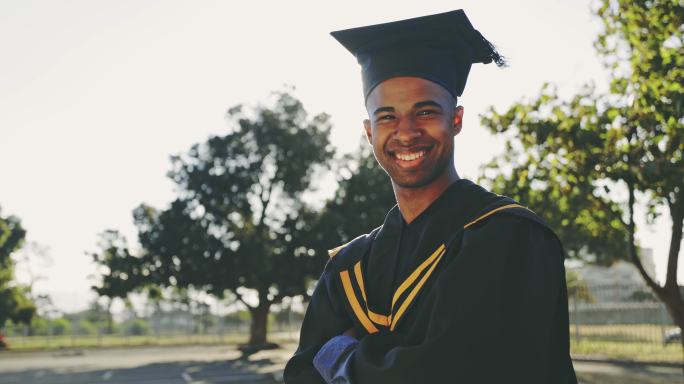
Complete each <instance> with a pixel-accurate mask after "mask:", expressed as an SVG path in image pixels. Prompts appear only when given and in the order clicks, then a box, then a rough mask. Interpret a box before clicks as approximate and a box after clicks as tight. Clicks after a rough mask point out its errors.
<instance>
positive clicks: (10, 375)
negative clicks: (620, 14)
mask: <svg viewBox="0 0 684 384" xmlns="http://www.w3.org/2000/svg"><path fill="white" fill-rule="evenodd" d="M293 347H294V346H293V345H287V346H285V348H284V349H280V350H273V351H262V352H259V353H257V354H254V355H252V356H250V358H249V359H247V360H241V359H240V353H239V352H238V351H236V350H235V347H234V346H206V345H202V346H179V347H168V346H167V347H128V348H120V349H114V348H112V349H93V350H75V351H74V350H70V351H69V350H68V351H50V352H3V353H0V384H27V383H31V384H85V383H106V384H123V383H126V384H162V383H168V384H219V383H245V384H273V383H278V382H279V381H280V380H281V379H282V374H281V372H282V369H283V366H284V364H285V361H286V360H287V358H288V357H289V356H290V354H291V353H292V348H293ZM575 369H576V371H577V374H578V377H579V380H580V383H581V384H683V383H684V380H683V379H682V370H681V368H674V367H653V366H639V365H620V364H608V363H596V362H575Z"/></svg>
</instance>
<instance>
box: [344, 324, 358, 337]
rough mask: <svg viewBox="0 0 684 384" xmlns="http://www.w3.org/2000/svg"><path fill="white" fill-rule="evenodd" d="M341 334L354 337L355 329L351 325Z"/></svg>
mask: <svg viewBox="0 0 684 384" xmlns="http://www.w3.org/2000/svg"><path fill="white" fill-rule="evenodd" d="M343 335H344V336H351V337H353V338H355V339H356V329H354V327H351V328H349V329H347V330H346V331H344V333H343Z"/></svg>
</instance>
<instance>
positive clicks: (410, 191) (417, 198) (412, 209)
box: [392, 167, 459, 223]
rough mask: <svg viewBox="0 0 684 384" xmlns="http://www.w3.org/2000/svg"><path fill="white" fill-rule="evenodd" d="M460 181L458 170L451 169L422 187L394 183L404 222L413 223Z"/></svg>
mask: <svg viewBox="0 0 684 384" xmlns="http://www.w3.org/2000/svg"><path fill="white" fill-rule="evenodd" d="M458 179H459V177H458V173H456V168H454V167H449V169H448V171H447V172H445V173H444V174H442V175H441V176H440V177H439V178H438V179H436V180H434V181H433V182H432V183H430V184H428V185H425V186H422V187H402V186H400V185H397V184H395V183H392V186H393V187H394V195H395V196H396V198H397V205H398V206H399V211H400V212H401V216H403V218H404V221H406V222H407V223H411V222H412V221H413V220H414V219H415V218H416V217H418V215H420V214H421V213H423V211H425V210H426V209H427V208H428V207H429V206H430V205H432V203H433V202H434V201H435V200H437V198H439V197H440V196H441V195H442V193H444V191H445V190H446V189H447V188H449V186H450V185H451V184H453V183H454V182H455V181H456V180H458Z"/></svg>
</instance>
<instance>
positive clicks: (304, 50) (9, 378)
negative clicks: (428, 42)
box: [0, 0, 684, 383]
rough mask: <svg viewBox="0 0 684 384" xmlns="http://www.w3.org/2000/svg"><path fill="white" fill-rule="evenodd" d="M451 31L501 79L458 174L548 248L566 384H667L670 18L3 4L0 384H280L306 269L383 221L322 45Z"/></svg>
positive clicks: (601, 6)
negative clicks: (391, 30)
mask: <svg viewBox="0 0 684 384" xmlns="http://www.w3.org/2000/svg"><path fill="white" fill-rule="evenodd" d="M459 8H463V9H464V10H465V11H466V13H467V15H468V17H469V18H470V20H471V22H472V23H473V25H474V26H475V27H476V28H477V29H479V30H480V31H481V32H482V33H483V35H484V36H485V37H487V38H488V39H489V40H490V41H492V42H493V43H494V44H495V45H496V46H497V48H498V49H499V51H500V52H501V53H503V54H504V55H505V56H506V58H507V59H508V62H509V66H508V67H506V68H503V69H499V68H497V67H495V66H493V65H475V66H474V67H473V68H472V70H471V73H470V76H469V82H468V85H467V86H466V89H465V91H464V94H463V97H461V98H460V99H459V104H461V105H463V106H464V108H465V118H464V130H463V132H462V133H461V134H460V135H459V136H457V137H456V139H455V140H456V142H455V151H456V154H455V163H456V168H457V170H458V171H459V174H460V175H461V177H465V178H468V179H471V180H474V181H477V182H479V183H481V184H482V185H484V186H486V187H488V188H490V189H492V190H494V191H496V192H497V193H501V194H506V195H508V196H511V197H513V198H515V199H517V200H519V201H520V202H522V203H523V204H525V205H527V206H529V207H530V208H531V209H532V210H534V211H535V212H537V213H539V214H540V216H542V217H543V218H545V219H546V220H547V221H548V222H549V223H550V224H551V226H552V227H553V228H554V229H555V230H556V231H557V232H558V234H559V236H560V237H561V239H562V240H563V242H564V245H565V247H566V252H567V261H566V269H567V280H568V292H569V310H570V323H571V324H570V332H571V337H572V353H573V357H574V358H575V359H576V364H579V365H578V367H579V368H578V371H579V372H580V379H581V380H583V382H585V383H592V382H608V381H606V380H609V379H608V377H613V378H615V377H619V375H621V374H624V372H626V371H624V370H625V369H626V368H624V364H623V365H619V364H618V365H619V366H616V365H615V364H613V365H605V366H602V365H601V364H605V363H606V362H609V363H610V362H613V363H614V362H615V361H619V362H621V364H622V363H625V364H628V366H629V367H634V366H635V365H634V364H637V365H636V366H638V367H641V368H639V369H640V371H638V372H637V371H630V372H628V373H629V374H627V376H625V377H632V378H637V379H635V380H640V381H635V382H642V383H643V382H654V383H655V382H680V381H681V372H682V370H681V363H682V355H683V353H682V344H683V343H684V341H683V340H684V339H682V336H681V331H680V329H681V327H682V326H684V300H683V299H682V294H683V293H684V291H683V290H682V287H681V286H680V284H682V283H684V269H682V268H679V267H678V256H679V255H680V253H681V252H680V247H681V242H682V220H683V218H684V189H683V187H684V162H683V160H682V153H683V151H684V129H683V125H684V119H683V118H682V108H683V107H684V98H683V97H682V93H683V91H682V71H683V70H682V68H683V67H684V66H683V65H682V64H683V62H684V57H683V55H682V33H683V30H684V28H683V27H682V17H683V11H682V9H683V8H684V5H683V4H682V3H681V1H677V0H671V1H666V0H653V1H637V2H633V1H622V0H572V1H570V0H546V1H542V0H524V1H518V2H507V1H488V2H482V1H480V2H477V1H459V2H454V1H430V2H420V3H415V4H403V3H402V4H398V3H396V2H390V1H376V2H372V3H368V2H361V1H348V2H344V3H324V2H313V1H311V2H305V1H302V2H275V1H273V2H269V1H253V2H229V1H203V2H190V1H151V0H149V1H148V0H146V1H132V0H130V1H129V0H124V1H116V2H115V1H100V2H92V1H86V0H75V1H66V0H64V1H31V0H28V1H11V0H0V329H1V332H2V333H1V334H0V335H1V336H0V345H1V346H2V348H3V349H4V352H2V353H0V359H2V358H3V357H4V358H5V361H6V362H7V363H6V364H5V365H3V364H2V362H0V372H2V371H6V372H7V375H5V376H3V375H2V374H1V373H0V382H3V380H6V382H49V381H45V380H49V376H50V375H46V373H45V372H46V371H45V369H48V368H46V367H52V368H50V369H54V367H55V366H53V365H50V364H53V363H47V362H46V361H48V360H49V357H50V356H54V355H53V354H51V353H54V351H62V352H63V351H77V352H78V353H77V355H78V356H79V357H78V358H79V359H81V360H74V361H78V362H79V363H78V364H86V365H87V364H89V363H92V362H94V361H96V360H97V359H98V358H96V357H94V356H95V355H88V354H83V352H82V351H84V350H89V351H90V350H93V351H100V352H93V353H104V352H101V351H105V350H107V349H108V348H109V349H111V348H116V347H120V346H125V347H127V348H125V349H124V350H126V351H128V350H130V349H129V348H128V347H133V346H136V348H137V347H139V346H145V347H146V348H150V347H155V348H157V347H160V348H161V347H163V346H171V345H172V346H174V347H173V348H171V349H169V348H166V349H163V350H164V351H166V352H163V353H162V352H160V354H162V355H163V354H164V353H167V352H168V351H170V350H173V349H177V350H178V351H180V352H178V355H177V356H176V357H177V358H178V359H181V360H183V359H190V358H200V357H203V356H204V357H206V359H209V360H211V359H212V358H216V359H224V360H225V359H228V358H229V356H233V355H231V353H233V352H234V351H233V349H234V348H233V349H226V350H223V349H220V350H211V349H210V348H219V347H224V346H236V345H242V346H243V347H244V348H243V349H242V353H243V356H245V355H250V354H251V353H253V352H256V351H258V350H261V349H264V348H266V347H278V348H279V349H278V350H280V351H281V353H280V355H269V356H268V358H266V357H265V358H263V359H261V360H259V359H257V360H254V361H262V360H264V361H269V362H270V363H269V364H270V365H269V364H266V363H264V365H263V366H259V367H257V368H258V369H262V370H263V367H264V366H268V367H272V369H271V368H269V369H271V370H270V371H268V372H267V373H263V372H262V373H259V374H258V375H262V374H264V375H266V376H264V377H268V378H269V379H264V380H270V378H271V377H273V378H274V380H278V372H279V369H280V368H279V367H282V363H283V362H284V360H286V358H287V356H289V354H291V353H292V348H293V346H294V345H295V344H296V340H297V338H298V329H299V326H300V323H301V320H302V317H303V313H304V311H305V309H306V305H307V301H308V295H310V294H311V292H312V288H313V285H314V284H315V281H316V279H317V278H318V276H319V274H320V272H321V270H322V267H323V265H324V264H325V262H326V260H327V257H328V256H327V250H328V249H330V248H334V247H335V246H337V245H339V244H342V243H344V242H346V241H348V240H350V239H352V238H354V237H356V236H358V235H360V234H362V233H366V232H368V231H369V230H370V229H372V228H374V227H376V226H378V225H380V224H381V223H382V220H383V218H384V215H385V213H386V212H387V210H388V209H389V208H391V207H392V206H393V205H394V196H393V195H392V190H391V186H390V183H389V179H388V178H387V176H386V174H385V173H384V172H383V171H382V170H381V169H379V168H378V167H377V165H376V164H375V160H374V159H373V157H372V154H371V153H370V148H369V147H368V145H367V144H366V143H365V141H364V139H363V138H362V120H363V119H364V118H365V117H366V112H365V109H364V106H363V97H362V93H361V83H360V76H359V74H360V71H359V68H358V65H357V64H356V61H355V59H354V58H353V57H352V56H351V55H350V54H349V53H348V52H347V51H346V50H345V49H344V48H342V47H341V46H339V44H338V43H337V42H336V41H335V40H334V39H333V38H332V37H330V36H329V32H330V31H333V30H337V29H344V28H350V27H355V26H360V25H367V24H374V23H379V22H385V21H392V20H398V19H403V18H409V17H415V16H418V15H427V14H431V13H437V12H444V11H449V10H453V9H459ZM197 345H202V346H204V348H200V349H198V350H197V351H194V350H192V352H187V350H184V349H183V348H192V347H193V346H197ZM180 346H183V347H182V348H181V347H180ZM182 351H186V352H187V353H185V352H182ZM202 351H204V352H202ZM212 351H213V352H212ZM20 352H21V353H23V355H22V354H20V355H17V353H20ZM31 353H35V354H36V355H31ZM41 353H42V354H41ZM184 353H185V354H184ZM203 353H204V355H203ZM213 353H215V356H214V355H213ZM260 353H261V352H260ZM148 355H149V354H148ZM17 356H22V357H21V359H20V358H19V357H17ZM41 356H42V357H41ZM212 356H213V357H212ZM236 356H237V355H236ZM91 357H92V358H91ZM41 359H42V360H41ZM46 359H47V360H46ZM89 359H90V360H89ZM168 359H171V360H173V359H174V357H168ZM100 360H102V361H107V360H110V361H111V359H110V358H109V357H102V358H100ZM100 360H97V361H100ZM61 361H66V360H61ZM183 361H184V360H183ZM212 361H213V360H212ZM248 361H249V360H248ZM584 362H593V363H595V364H596V365H593V367H599V366H601V367H604V368H605V369H604V368H601V369H598V368H597V369H593V368H592V369H593V370H592V369H584V368H582V367H583V365H582V364H584ZM98 364H100V363H98ZM122 364H123V363H122ZM131 364H133V363H131ZM629 364H631V365H629ZM68 365H69V364H68V363H67V366H68ZM124 365H125V364H124ZM57 366H58V365H57ZM98 367H99V368H98V369H101V371H97V375H95V376H92V377H91V376H88V375H91V374H92V372H91V371H88V372H90V373H83V372H80V371H79V372H80V373H78V374H83V375H86V376H78V374H77V373H76V372H75V371H73V370H72V371H69V370H67V371H66V373H64V374H63V375H66V376H59V375H58V376H59V377H61V379H63V378H64V377H71V378H72V379H73V380H75V379H74V378H75V377H77V376H78V377H80V378H81V379H82V382H92V381H97V380H104V381H107V380H110V379H111V378H112V375H113V373H110V374H109V376H108V377H107V375H108V373H107V372H114V371H112V370H110V367H107V366H106V364H105V363H102V365H101V366H100V365H98ZM174 367H175V368H177V371H178V372H176V371H174V372H175V373H174V375H176V373H178V374H177V375H176V376H178V377H176V376H174V377H175V379H177V380H181V379H182V380H183V381H180V382H192V381H193V380H194V379H192V377H198V376H197V374H196V373H192V372H191V371H188V369H187V367H185V366H174ZM245 367H246V368H245ZM273 367H275V368H273ZM652 367H659V368H657V369H656V368H653V369H654V370H651V368H652ZM209 368H211V367H209ZM209 368H207V366H204V367H203V368H202V369H209ZM224 368H225V367H224ZM243 368H244V369H247V371H250V370H252V368H254V366H250V365H249V364H246V365H245V366H244V367H238V366H235V367H233V366H231V368H230V369H233V370H238V371H240V370H241V369H243ZM257 368H254V369H257ZM212 369H213V368H212ZM222 369H223V368H222ZM226 369H227V368H226ZM258 369H257V370H258ZM630 369H631V368H630ZM658 369H661V371H658ZM668 369H670V370H669V371H668ZM209 370H210V369H209ZM595 371H596V372H598V373H596V372H595ZM623 371H624V372H623ZM41 372H42V373H41ZM221 372H223V371H221ZM240 372H242V371H240ZM245 372H246V371H245ZM250 372H256V371H255V370H252V371H250ZM673 372H674V373H673ZM183 374H187V377H190V378H191V379H187V377H185V376H183ZM254 374H255V375H257V374H256V373H254ZM149 375H152V376H150V377H153V376H154V374H153V373H149ZM193 375H194V376H193ZM222 375H223V373H222ZM245 375H247V373H245ZM258 375H257V376H254V377H256V379H254V377H252V379H254V380H261V377H262V376H258ZM270 375H272V376H270ZM639 375H642V376H639ZM115 376H116V375H115ZM214 376H216V377H218V376H221V375H218V374H216V375H214ZM214 376H211V377H214ZM105 377H106V380H105ZM206 377H209V376H206ZM236 377H238V378H237V379H236V380H235V381H234V382H251V381H249V380H252V379H249V380H248V379H246V378H244V377H247V376H244V377H243V378H242V379H240V377H242V376H236ZM53 378H54V376H53ZM95 378H96V379H95ZM81 379H79V380H81ZM186 379H187V380H186ZM41 380H42V381H41ZM120 380H122V382H139V381H136V380H138V379H136V378H135V375H133V376H130V377H129V378H128V379H126V380H124V379H120ZM168 380H171V379H167V381H168ZM207 380H209V379H207ZM212 380H213V379H212ZM616 380H619V381H616V382H623V383H624V382H629V381H625V380H631V379H625V378H624V377H623V378H622V379H616ZM648 380H653V381H648ZM205 381H206V380H205ZM70 382H75V381H70ZM209 382H218V381H210V380H209ZM254 382H257V381H254ZM265 382H266V381H265Z"/></svg>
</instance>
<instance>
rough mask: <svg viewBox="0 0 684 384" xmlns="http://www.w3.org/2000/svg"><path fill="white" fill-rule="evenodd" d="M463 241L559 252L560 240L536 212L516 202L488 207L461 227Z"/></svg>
mask: <svg viewBox="0 0 684 384" xmlns="http://www.w3.org/2000/svg"><path fill="white" fill-rule="evenodd" d="M464 230H465V231H464V242H465V243H469V244H471V245H472V244H477V245H481V246H486V247H498V248H502V249H506V248H507V247H512V248H515V247H531V248H539V247H542V248H554V249H559V250H560V248H561V246H560V240H559V239H558V237H557V236H556V234H555V233H554V231H553V230H552V229H551V227H550V226H549V225H548V224H547V223H546V222H545V221H544V220H543V219H542V218H541V217H539V216H538V215H537V214H536V213H534V212H533V211H531V210H530V209H528V208H526V207H524V206H522V205H520V204H518V203H516V202H512V201H511V202H508V203H507V204H504V205H499V206H495V207H489V208H488V209H485V210H484V211H483V212H481V213H480V214H478V215H477V216H476V217H475V218H474V219H473V220H471V221H470V222H468V223H467V224H466V225H465V226H464Z"/></svg>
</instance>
